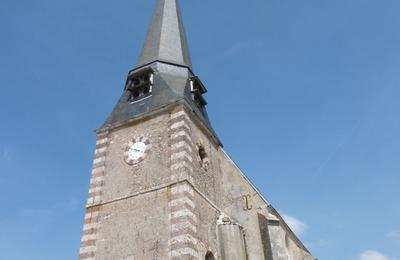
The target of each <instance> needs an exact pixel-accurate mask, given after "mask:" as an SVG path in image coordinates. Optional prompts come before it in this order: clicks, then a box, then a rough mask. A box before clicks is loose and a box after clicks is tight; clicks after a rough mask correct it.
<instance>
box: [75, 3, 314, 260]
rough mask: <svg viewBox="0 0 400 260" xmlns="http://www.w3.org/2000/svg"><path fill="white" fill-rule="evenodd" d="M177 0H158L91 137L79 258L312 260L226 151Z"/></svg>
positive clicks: (116, 259)
mask: <svg viewBox="0 0 400 260" xmlns="http://www.w3.org/2000/svg"><path fill="white" fill-rule="evenodd" d="M206 92H207V89H206V87H205V86H204V85H203V83H202V82H201V80H200V79H199V78H198V77H197V76H196V75H195V74H194V72H193V70H192V64H191V59H190V54H189V49H188V43H187V39H186V33H185V29H184V26H183V21H182V17H181V13H180V10H179V4H178V0H157V3H156V10H155V13H154V16H153V19H152V22H151V26H150V29H149V32H148V35H147V39H146V42H145V44H144V48H143V51H142V54H141V56H140V58H139V62H138V64H137V66H136V68H135V69H133V70H131V71H130V72H129V73H128V77H127V80H126V85H125V88H124V90H123V93H122V96H121V98H120V99H119V101H118V103H117V105H116V106H115V108H114V110H113V111H112V112H111V114H110V116H109V117H108V119H107V120H106V122H105V123H104V125H103V126H102V127H101V128H100V129H98V130H97V131H96V133H97V141H96V149H95V157H94V162H93V170H92V174H91V179H90V188H89V196H88V200H87V205H86V214H85V222H84V226H83V234H82V239H81V247H80V254H79V259H81V260H84V259H86V260H89V259H90V260H94V259H96V260H165V259H182V260H186V259H199V260H200V259H208V260H211V259H222V260H246V259H249V260H264V259H273V260H280V259H287V260H303V259H308V260H312V259H315V258H313V257H312V256H311V255H310V253H309V252H308V250H307V249H306V248H305V247H304V245H303V244H302V243H301V241H300V240H299V239H298V238H297V237H296V235H295V234H294V233H293V232H292V231H291V230H290V228H289V227H288V226H287V225H286V223H285V222H284V220H283V219H282V218H281V216H280V215H279V214H278V212H277V211H276V210H275V209H274V208H273V207H272V206H271V205H270V204H269V203H268V201H267V200H266V199H265V198H264V197H263V196H262V195H261V194H260V193H259V192H258V191H257V189H256V188H255V187H254V186H253V185H252V184H251V182H250V181H249V180H248V179H247V178H246V176H245V175H244V174H243V173H242V172H241V171H240V169H239V168H238V167H237V166H236V165H235V163H234V162H233V161H232V160H231V159H230V158H229V156H228V155H227V154H226V153H225V151H224V149H223V147H222V144H221V142H220V140H219V139H218V136H217V135H216V134H215V132H214V130H213V128H212V125H211V123H210V121H209V118H208V116H207V111H206V105H207V102H206V100H205V98H204V93H206Z"/></svg>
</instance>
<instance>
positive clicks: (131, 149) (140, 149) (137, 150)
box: [127, 142, 146, 161]
mask: <svg viewBox="0 0 400 260" xmlns="http://www.w3.org/2000/svg"><path fill="white" fill-rule="evenodd" d="M145 151H146V144H145V143H143V142H136V143H133V144H131V145H129V146H128V151H127V159H128V161H137V160H139V159H140V158H141V157H143V155H144V152H145Z"/></svg>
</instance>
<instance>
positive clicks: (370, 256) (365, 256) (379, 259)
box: [359, 250, 389, 260]
mask: <svg viewBox="0 0 400 260" xmlns="http://www.w3.org/2000/svg"><path fill="white" fill-rule="evenodd" d="M359 259H360V260H389V257H387V256H385V255H383V254H382V253H379V252H377V251H373V250H368V251H365V252H363V253H361V254H360V257H359Z"/></svg>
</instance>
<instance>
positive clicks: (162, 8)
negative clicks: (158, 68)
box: [138, 0, 192, 68]
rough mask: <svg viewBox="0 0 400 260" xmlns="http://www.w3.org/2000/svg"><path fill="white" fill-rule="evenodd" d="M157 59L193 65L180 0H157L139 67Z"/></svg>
mask: <svg viewBox="0 0 400 260" xmlns="http://www.w3.org/2000/svg"><path fill="white" fill-rule="evenodd" d="M157 60H158V61H165V62H170V63H174V64H178V65H183V66H187V67H189V68H191V67H192V63H191V60H190V54H189V48H188V44H187V39H186V33H185V29H184V26H183V20H182V16H181V12H180V10H179V3H178V0H157V6H156V10H155V13H154V15H153V19H152V22H151V26H150V29H149V32H148V34H147V38H146V42H145V44H144V47H143V51H142V54H141V56H140V59H139V63H138V67H140V66H142V65H145V64H148V63H151V62H154V61H157Z"/></svg>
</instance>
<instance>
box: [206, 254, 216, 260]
mask: <svg viewBox="0 0 400 260" xmlns="http://www.w3.org/2000/svg"><path fill="white" fill-rule="evenodd" d="M205 260H215V257H214V255H213V254H212V253H211V252H207V254H206V258H205Z"/></svg>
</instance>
